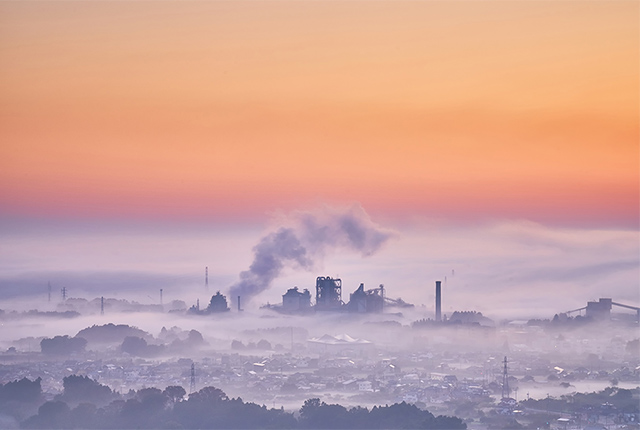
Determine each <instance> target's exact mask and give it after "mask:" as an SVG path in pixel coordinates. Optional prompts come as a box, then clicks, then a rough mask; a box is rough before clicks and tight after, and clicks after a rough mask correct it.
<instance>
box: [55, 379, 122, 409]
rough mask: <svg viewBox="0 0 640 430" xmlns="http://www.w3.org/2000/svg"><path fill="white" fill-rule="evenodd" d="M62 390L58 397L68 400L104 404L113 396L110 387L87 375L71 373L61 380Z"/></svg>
mask: <svg viewBox="0 0 640 430" xmlns="http://www.w3.org/2000/svg"><path fill="white" fill-rule="evenodd" d="M62 385H63V387H64V392H63V393H62V396H60V398H61V399H62V400H65V401H68V402H81V401H82V402H91V403H95V404H106V403H108V402H109V401H111V400H113V399H114V398H115V394H114V393H113V391H111V388H109V387H107V386H106V385H102V384H100V383H98V382H97V381H96V380H94V379H91V378H89V377H87V376H78V375H71V376H67V377H65V378H64V379H63V380H62Z"/></svg>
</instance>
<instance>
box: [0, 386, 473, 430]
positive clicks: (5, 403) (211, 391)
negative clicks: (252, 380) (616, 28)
mask: <svg viewBox="0 0 640 430" xmlns="http://www.w3.org/2000/svg"><path fill="white" fill-rule="evenodd" d="M40 382H41V381H40V379H39V378H38V379H36V380H35V381H30V380H28V379H26V378H24V379H22V380H20V381H14V382H9V383H7V384H5V385H0V426H1V427H2V428H25V429H45V428H46V429H122V428H141V429H466V424H465V423H464V422H463V421H462V420H461V419H460V418H457V417H447V416H437V417H436V416H434V415H433V414H431V413H430V412H428V411H425V410H421V409H419V408H417V407H416V406H415V405H410V404H407V403H404V402H402V403H399V404H398V403H396V404H393V405H391V406H380V407H374V408H372V409H371V410H369V409H367V408H363V407H355V408H351V409H347V408H345V407H344V406H342V405H338V404H327V403H324V402H321V401H320V400H319V399H309V400H307V401H305V403H304V405H303V406H302V408H301V409H300V411H299V413H297V414H293V413H289V412H285V411H284V409H267V408H266V407H265V406H259V405H257V404H255V403H245V402H244V401H243V400H242V399H241V398H229V397H227V395H226V394H225V393H224V392H223V391H222V390H220V389H218V388H215V387H205V388H203V389H201V390H200V391H197V392H195V393H192V394H190V395H188V396H187V395H186V392H185V390H184V388H182V387H179V386H169V387H167V388H165V389H164V390H160V389H157V388H144V389H141V390H138V391H133V390H132V391H130V392H129V393H127V394H126V395H124V396H123V395H120V394H119V393H116V392H114V391H112V390H111V389H110V388H109V387H107V386H105V385H101V384H99V383H98V382H97V381H95V380H93V379H90V378H87V377H85V376H76V375H72V376H68V377H66V378H64V380H63V387H64V390H63V393H62V394H60V395H57V396H56V397H55V398H54V399H53V400H50V401H44V400H43V393H42V389H41V385H40ZM9 418H11V419H9Z"/></svg>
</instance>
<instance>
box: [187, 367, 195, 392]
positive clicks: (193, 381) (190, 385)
mask: <svg viewBox="0 0 640 430" xmlns="http://www.w3.org/2000/svg"><path fill="white" fill-rule="evenodd" d="M195 391H196V365H195V364H194V363H191V383H190V384H189V394H191V393H194V392H195Z"/></svg>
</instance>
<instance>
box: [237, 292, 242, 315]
mask: <svg viewBox="0 0 640 430" xmlns="http://www.w3.org/2000/svg"><path fill="white" fill-rule="evenodd" d="M241 311H242V308H240V296H238V312H241Z"/></svg>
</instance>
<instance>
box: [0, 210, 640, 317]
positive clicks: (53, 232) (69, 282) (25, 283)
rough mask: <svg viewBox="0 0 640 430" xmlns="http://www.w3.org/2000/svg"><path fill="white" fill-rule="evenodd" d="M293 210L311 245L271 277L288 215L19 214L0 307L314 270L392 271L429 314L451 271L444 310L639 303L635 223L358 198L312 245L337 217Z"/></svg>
mask: <svg viewBox="0 0 640 430" xmlns="http://www.w3.org/2000/svg"><path fill="white" fill-rule="evenodd" d="M340 215H341V214H340ZM314 216H316V215H314ZM332 216H333V215H332ZM291 218H292V217H291V216H289V219H291ZM325 218H327V217H325ZM329 218H330V217H329ZM301 220H302V221H301ZM354 220H355V221H354ZM295 221H296V222H297V223H298V224H297V225H298V227H294V230H293V231H294V233H296V234H297V235H298V236H297V237H294V239H298V238H299V243H298V242H296V243H297V244H298V245H300V246H301V247H302V251H306V252H304V253H303V255H302V257H301V256H300V255H291V254H287V253H286V252H285V253H284V254H280V255H279V256H276V258H279V260H278V261H276V263H277V264H280V265H281V267H278V268H277V270H274V269H273V268H268V270H267V271H265V272H266V273H267V274H268V276H266V277H262V278H258V279H254V278H255V276H258V275H260V274H258V275H255V273H254V272H256V270H253V269H254V268H256V267H258V268H259V267H261V265H264V263H265V260H268V258H270V257H269V256H267V258H265V257H264V255H259V252H260V251H259V249H262V248H264V247H265V246H269V245H272V246H280V243H278V242H274V240H273V237H272V236H269V234H270V233H273V232H276V231H277V229H278V228H282V225H285V226H287V225H289V226H290V225H292V223H291V222H289V223H288V224H287V222H286V221H285V222H283V221H282V220H281V219H279V218H275V220H274V222H273V225H270V226H268V227H264V228H257V227H251V228H247V227H241V226H217V227H215V226H214V227H208V228H205V227H194V226H189V227H188V228H187V227H182V226H179V225H173V226H145V227H140V226H131V225H129V226H116V225H111V226H100V227H98V226H96V225H80V226H69V225H67V226H60V225H58V226H50V227H46V228H45V227H42V226H40V227H38V228H34V227H33V226H31V225H28V224H27V225H21V224H16V225H13V226H10V228H9V229H8V230H5V231H3V232H2V233H0V241H1V242H2V246H1V247H0V308H2V309H23V310H29V309H35V308H38V309H42V308H44V307H46V306H47V305H48V301H47V300H48V290H47V286H48V283H50V285H51V289H52V299H51V300H52V302H54V303H55V302H58V301H60V298H61V289H62V288H66V291H67V296H68V297H84V298H87V299H92V298H94V297H100V296H105V297H114V298H120V299H127V300H136V301H139V302H140V303H142V304H158V303H159V302H160V289H162V290H163V300H164V303H165V304H166V303H169V302H171V301H172V300H183V301H184V302H186V303H187V305H189V306H191V305H193V304H195V303H196V300H197V299H200V301H201V302H202V303H206V302H208V300H209V298H210V296H211V294H213V293H215V292H216V291H218V290H220V291H221V292H222V293H223V294H225V295H227V296H228V298H229V302H230V306H231V307H235V306H236V297H235V293H237V294H240V293H243V295H244V290H243V289H242V285H241V284H239V283H238V281H239V279H240V278H239V276H240V274H241V273H242V272H245V273H246V274H248V275H249V277H248V279H249V280H250V281H256V282H255V283H261V285H260V286H259V287H258V288H255V291H253V292H252V294H253V297H251V296H245V297H243V308H245V309H257V308H258V307H259V306H261V305H264V304H266V303H272V304H274V303H280V302H281V300H282V294H284V293H285V292H286V291H287V289H289V288H292V287H293V286H298V287H299V288H300V289H303V288H308V289H309V290H310V291H311V292H312V293H314V292H315V290H314V288H315V278H316V277H317V276H331V277H339V278H341V279H342V283H343V300H344V301H345V302H346V301H348V299H349V294H350V293H351V292H353V291H355V290H356V289H357V288H358V285H359V284H360V283H364V284H365V287H366V288H375V287H377V286H378V285H379V284H384V285H385V288H386V294H387V296H388V297H392V298H402V299H403V300H405V301H407V302H409V303H413V304H415V305H416V306H418V307H420V306H424V307H425V308H424V310H425V314H428V312H431V313H432V314H433V312H434V281H436V280H441V281H442V282H443V297H442V309H443V312H444V313H450V312H453V311H455V310H459V311H462V310H475V311H479V312H482V313H483V314H485V315H487V316H489V317H491V318H494V319H501V318H513V319H528V318H533V317H538V318H540V317H548V316H553V314H555V313H558V312H563V311H568V310H572V309H576V308H580V307H583V306H585V304H586V302H587V301H588V300H597V299H598V298H600V297H609V298H612V299H613V300H614V301H616V302H619V303H625V304H630V305H633V306H637V305H638V304H639V303H640V288H638V287H639V285H638V279H640V263H639V261H640V260H639V258H640V245H639V244H640V240H639V239H640V237H639V233H638V232H637V231H633V230H614V229H608V230H597V229H572V228H560V227H546V226H542V225H539V224H534V223H531V222H525V221H522V222H516V221H512V222H502V223H494V224H491V225H488V224H485V225H473V226H452V225H448V224H445V223H437V222H431V223H424V222H423V223H415V224H413V225H412V226H410V227H398V226H390V227H387V226H384V227H382V226H380V225H378V224H375V223H373V221H371V220H370V219H369V218H368V216H367V215H366V214H365V213H364V211H361V212H358V211H356V212H355V215H353V216H352V219H350V221H354V222H359V223H360V225H356V226H355V227H356V228H355V229H354V228H352V229H351V230H346V229H344V228H343V227H341V228H343V230H339V229H334V230H335V231H333V233H329V234H325V236H324V237H323V238H322V239H321V241H323V242H321V244H320V245H317V244H318V240H317V238H316V237H317V236H318V231H321V232H322V233H323V234H324V233H325V230H322V229H321V228H325V227H327V226H331V225H332V224H331V222H330V221H326V220H325V219H324V218H322V216H316V218H314V219H313V222H315V223H316V224H320V227H321V228H315V229H314V228H310V227H308V226H306V225H305V227H304V229H301V228H300V227H299V225H300V224H301V223H303V222H306V221H307V220H306V219H304V218H303V217H302V216H298V217H297V218H295ZM322 223H324V224H322ZM350 227H353V225H350ZM296 228H297V230H295V229H296ZM369 233H371V234H369ZM368 234H369V235H368ZM314 235H315V236H314ZM341 235H342V236H341ZM367 235H368V236H367ZM265 244H266V245H265ZM257 245H260V246H257ZM286 245H287V246H289V244H286ZM261 247H262V248H261ZM305 248H306V249H305ZM293 249H296V250H297V249H298V248H295V244H294V248H293ZM205 267H208V271H209V289H208V290H206V289H205V285H204V283H205ZM238 285H240V287H238ZM232 288H235V289H234V290H233V292H234V294H230V293H229V292H230V291H231V289H232ZM249 299H251V300H250V302H249ZM9 300H11V301H10V302H9Z"/></svg>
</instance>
